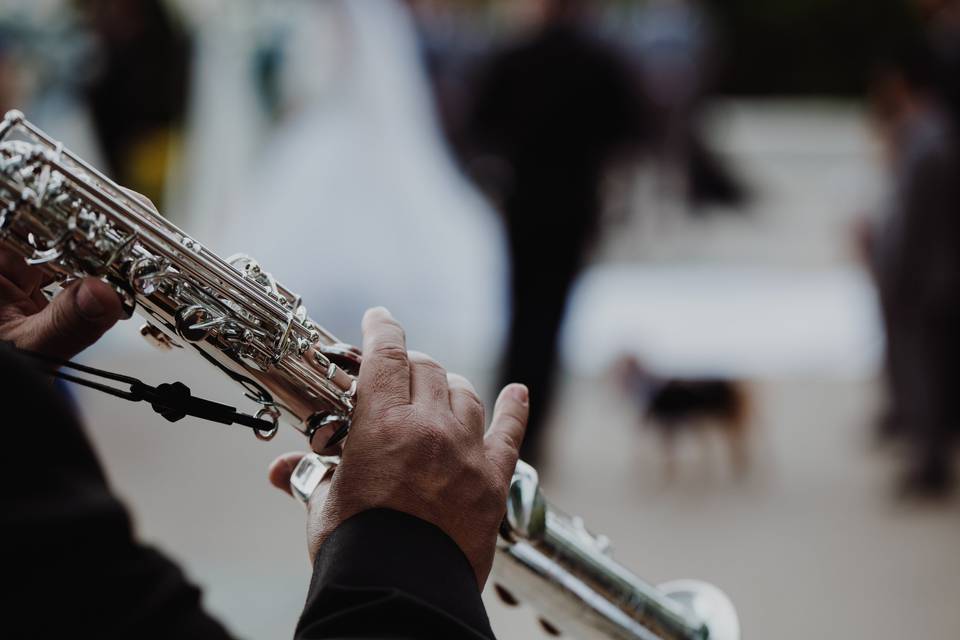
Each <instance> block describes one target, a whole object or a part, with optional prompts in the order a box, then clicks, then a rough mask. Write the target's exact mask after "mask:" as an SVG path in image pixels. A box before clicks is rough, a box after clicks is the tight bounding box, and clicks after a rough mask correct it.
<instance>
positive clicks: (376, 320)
mask: <svg viewBox="0 0 960 640" xmlns="http://www.w3.org/2000/svg"><path fill="white" fill-rule="evenodd" d="M362 328H363V364H362V365H360V388H361V389H363V395H362V396H361V402H364V399H365V398H366V399H370V398H373V399H375V401H376V402H377V403H378V404H381V405H382V404H384V403H386V404H388V405H400V404H407V403H409V402H410V361H409V359H408V357H407V343H406V338H405V336H404V333H403V327H401V326H400V323H398V322H397V321H396V320H394V318H393V316H392V315H390V312H389V311H387V310H386V309H384V308H383V307H376V308H374V309H370V310H368V311H367V312H366V313H365V314H364V315H363V323H362Z"/></svg>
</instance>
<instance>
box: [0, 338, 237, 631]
mask: <svg viewBox="0 0 960 640" xmlns="http://www.w3.org/2000/svg"><path fill="white" fill-rule="evenodd" d="M0 373H2V376H0V406H2V407H3V411H4V414H3V418H4V419H3V420H2V427H3V438H4V442H3V445H2V446H0V497H2V500H0V505H2V510H0V531H2V541H0V557H2V559H3V563H2V566H3V572H2V574H0V575H2V576H3V583H4V585H3V586H4V592H5V594H6V595H4V600H5V603H4V605H5V606H4V610H5V612H6V613H5V615H4V616H3V621H2V622H0V629H2V631H0V635H2V636H3V637H8V638H178V639H186V640H194V639H196V640H201V639H202V640H226V639H227V638H230V637H231V635H230V634H229V633H228V632H227V631H226V629H224V628H223V626H221V625H220V623H218V622H217V621H216V620H214V619H213V618H212V617H210V616H209V615H207V614H206V612H205V611H204V610H203V608H202V606H201V593H200V590H199V589H198V588H197V587H195V586H194V585H192V584H191V583H190V582H189V581H188V580H187V579H186V577H185V576H184V575H183V573H182V572H181V571H180V569H179V568H178V567H177V565H176V564H174V563H173V562H171V561H170V560H169V559H167V558H166V557H165V556H163V555H162V554H161V553H158V552H157V551H155V550H153V549H151V548H149V547H147V546H144V545H143V544H141V543H140V542H138V541H137V539H136V537H135V535H134V531H133V527H132V524H131V521H130V517H129V515H128V513H127V511H126V509H125V508H124V506H123V504H122V503H121V502H120V501H119V500H117V498H116V497H114V495H113V494H112V493H111V491H110V488H109V486H108V484H107V480H106V478H105V476H104V474H103V471H102V469H101V468H100V465H99V462H98V461H97V458H96V455H95V454H94V452H93V449H92V448H91V446H90V443H89V441H88V440H87V438H86V436H85V434H84V432H83V430H82V429H81V428H80V425H79V424H78V423H77V421H76V419H75V418H74V416H73V411H72V410H71V407H69V406H68V404H67V403H66V402H65V400H64V398H63V397H62V394H60V393H57V391H56V390H55V389H54V387H53V384H52V383H51V382H50V381H49V380H48V379H46V378H44V377H41V376H40V375H39V374H38V373H36V372H34V371H33V370H32V366H31V365H30V364H29V363H25V362H22V361H21V359H20V358H19V357H17V356H16V355H15V354H14V352H13V351H12V350H11V349H9V348H8V347H5V346H4V347H0Z"/></svg>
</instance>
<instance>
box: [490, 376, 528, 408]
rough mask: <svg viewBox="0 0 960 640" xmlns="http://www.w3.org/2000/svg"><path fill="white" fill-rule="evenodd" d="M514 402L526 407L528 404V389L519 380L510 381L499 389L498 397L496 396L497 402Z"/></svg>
mask: <svg viewBox="0 0 960 640" xmlns="http://www.w3.org/2000/svg"><path fill="white" fill-rule="evenodd" d="M508 400H509V401H512V402H516V403H517V404H519V405H521V406H523V407H528V406H529V405H530V390H529V389H527V386H526V385H524V384H520V383H519V382H512V383H510V384H508V385H507V386H505V387H504V388H503V389H502V390H501V391H500V397H498V398H497V404H501V403H503V402H505V401H508Z"/></svg>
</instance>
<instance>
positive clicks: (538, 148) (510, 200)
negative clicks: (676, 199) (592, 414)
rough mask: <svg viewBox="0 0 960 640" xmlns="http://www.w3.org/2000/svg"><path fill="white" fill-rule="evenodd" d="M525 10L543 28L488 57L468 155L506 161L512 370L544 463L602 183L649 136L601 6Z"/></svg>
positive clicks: (528, 443)
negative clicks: (569, 318) (564, 330)
mask: <svg viewBox="0 0 960 640" xmlns="http://www.w3.org/2000/svg"><path fill="white" fill-rule="evenodd" d="M523 11H525V12H527V13H528V14H529V16H528V17H529V18H530V19H531V21H532V22H533V24H534V25H535V26H534V27H533V33H532V34H530V35H529V37H527V38H526V39H523V40H522V41H521V42H519V43H516V44H512V45H509V46H507V47H505V48H503V49H502V50H501V51H498V52H496V53H495V54H493V55H492V57H491V58H490V60H489V61H488V62H487V63H486V65H485V68H484V69H483V70H482V72H481V78H480V80H479V83H478V87H477V90H476V95H475V98H474V101H473V106H472V108H471V115H470V116H469V118H468V122H467V133H466V135H467V136H468V138H469V144H470V154H471V159H470V160H468V163H469V164H472V165H473V166H474V167H476V166H479V165H481V164H486V166H488V167H490V166H497V167H498V169H497V170H496V172H495V173H496V177H495V181H496V184H492V185H488V187H491V188H492V190H493V191H494V192H495V198H496V199H497V200H498V201H499V204H500V207H501V209H502V212H503V215H504V218H505V221H506V226H507V233H508V235H509V245H510V256H511V279H510V288H511V320H510V337H509V343H508V346H507V350H506V355H505V363H504V373H503V378H504V379H510V380H517V381H520V382H523V383H524V384H526V385H527V386H528V387H529V388H530V393H531V406H530V421H529V426H528V431H527V439H526V440H525V441H524V445H523V451H522V453H521V455H522V457H523V459H524V460H527V461H528V462H531V463H533V464H536V461H537V460H538V458H539V457H540V453H541V447H542V439H543V425H544V422H545V420H546V417H547V415H546V414H547V411H548V409H549V407H550V404H551V401H552V399H553V389H554V385H555V378H556V366H557V339H558V334H559V331H560V326H561V322H562V320H563V317H564V311H565V307H566V303H567V297H568V294H569V292H570V288H571V286H572V284H573V282H574V279H575V278H576V276H577V274H578V273H579V271H580V269H581V267H582V266H583V263H584V260H585V258H586V255H587V251H588V250H589V248H590V246H591V244H592V242H593V240H594V237H595V236H596V234H597V230H598V229H597V227H598V223H599V219H600V214H601V211H602V207H603V202H602V200H601V193H600V192H601V185H602V182H603V179H604V176H605V174H606V171H607V170H608V169H609V168H610V166H611V164H612V163H613V162H614V161H615V160H616V159H617V158H618V157H620V156H621V155H623V154H625V153H626V152H628V151H629V150H631V149H632V148H634V147H635V146H636V145H637V144H638V142H639V139H640V133H641V129H642V127H641V122H640V120H641V118H640V107H639V104H638V100H637V96H636V94H635V92H634V86H633V83H632V81H631V79H630V75H629V71H628V69H627V67H626V64H625V62H624V60H623V58H622V56H621V55H620V54H619V53H618V52H617V50H616V49H615V48H613V47H612V46H610V45H609V44H607V43H605V42H604V41H602V40H601V39H600V38H599V37H598V36H597V35H596V34H595V33H594V30H595V27H594V24H593V22H592V20H591V3H588V2H575V1H573V0H541V1H538V2H529V3H523ZM491 159H493V160H494V161H493V162H491V161H490V160H491ZM490 175H493V174H490Z"/></svg>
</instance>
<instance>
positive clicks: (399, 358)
mask: <svg viewBox="0 0 960 640" xmlns="http://www.w3.org/2000/svg"><path fill="white" fill-rule="evenodd" d="M373 355H374V357H375V358H378V359H380V360H389V361H391V362H406V361H407V350H406V349H404V348H403V345H402V344H400V343H398V342H393V341H390V342H380V343H378V344H376V345H375V346H374V348H373Z"/></svg>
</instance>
